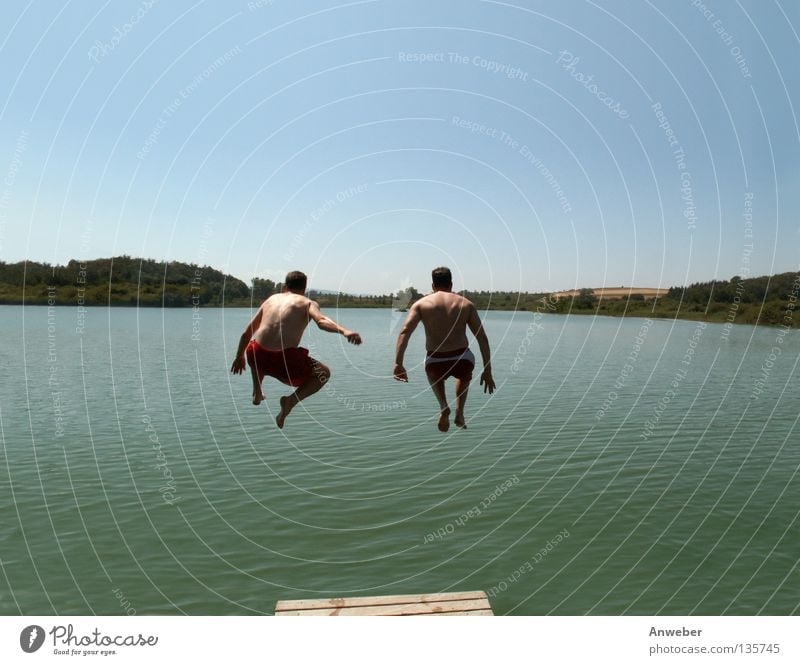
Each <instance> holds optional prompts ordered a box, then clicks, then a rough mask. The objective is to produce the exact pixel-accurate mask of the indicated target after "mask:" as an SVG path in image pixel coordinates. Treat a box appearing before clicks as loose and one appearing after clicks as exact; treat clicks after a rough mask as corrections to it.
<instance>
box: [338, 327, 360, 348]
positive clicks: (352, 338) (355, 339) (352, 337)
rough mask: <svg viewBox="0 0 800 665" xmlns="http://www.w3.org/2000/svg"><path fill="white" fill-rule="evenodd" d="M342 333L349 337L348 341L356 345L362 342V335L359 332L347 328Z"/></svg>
mask: <svg viewBox="0 0 800 665" xmlns="http://www.w3.org/2000/svg"><path fill="white" fill-rule="evenodd" d="M342 334H343V335H344V336H345V337H346V338H347V341H348V342H350V344H355V345H356V346H358V345H359V344H361V335H359V334H358V333H357V332H353V331H352V330H345V331H344V332H343V333H342Z"/></svg>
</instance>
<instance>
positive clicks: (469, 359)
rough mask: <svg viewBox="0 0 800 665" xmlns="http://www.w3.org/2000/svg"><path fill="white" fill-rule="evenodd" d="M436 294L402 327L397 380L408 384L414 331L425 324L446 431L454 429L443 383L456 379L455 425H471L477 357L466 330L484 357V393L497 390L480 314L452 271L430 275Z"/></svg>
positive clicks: (431, 375)
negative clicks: (467, 409)
mask: <svg viewBox="0 0 800 665" xmlns="http://www.w3.org/2000/svg"><path fill="white" fill-rule="evenodd" d="M431 276H432V279H433V285H432V286H433V293H431V294H429V295H427V296H425V297H423V298H420V299H419V300H417V302H415V303H414V304H413V305H412V306H411V309H410V310H409V312H408V317H406V320H405V323H403V328H402V330H401V331H400V335H399V336H398V338H397V356H396V358H395V365H394V378H395V379H396V380H398V381H403V382H408V374H407V372H406V369H405V367H403V358H404V356H405V352H406V347H408V340H409V338H410V337H411V333H413V332H414V329H415V328H416V327H417V325H419V322H420V321H422V325H423V326H424V328H425V348H426V349H427V351H428V356H427V358H426V359H425V373H426V374H427V375H428V382H429V383H430V384H431V388H432V389H433V394H434V395H436V399H437V400H438V402H439V409H440V411H439V422H438V427H439V430H440V431H442V432H446V431H447V430H448V429H450V407H449V405H448V403H447V396H446V394H445V390H444V382H445V380H446V379H447V378H448V377H450V376H452V377H454V378H455V380H456V417H455V420H454V422H455V424H456V426H457V427H462V428H465V429H466V427H467V424H466V421H465V420H464V405H465V404H466V402H467V392H468V391H469V383H470V381H472V370H473V368H474V367H475V356H474V355H473V354H472V351H470V350H469V344H468V342H467V326H469V329H470V330H471V331H472V334H473V335H475V339H476V340H478V347H479V348H480V351H481V357H482V359H483V373H482V374H481V385H482V386H483V391H484V392H488V393H489V394H491V393H493V392H494V389H495V384H494V379H493V378H492V364H491V355H490V352H489V340H488V338H487V337H486V332H485V331H484V329H483V325H482V324H481V320H480V317H479V316H478V310H477V309H476V308H475V305H474V304H472V303H471V302H470V301H469V300H467V299H466V298H464V297H462V296H460V295H458V294H457V293H453V276H452V274H451V272H450V269H449V268H435V269H434V270H433V272H432V274H431Z"/></svg>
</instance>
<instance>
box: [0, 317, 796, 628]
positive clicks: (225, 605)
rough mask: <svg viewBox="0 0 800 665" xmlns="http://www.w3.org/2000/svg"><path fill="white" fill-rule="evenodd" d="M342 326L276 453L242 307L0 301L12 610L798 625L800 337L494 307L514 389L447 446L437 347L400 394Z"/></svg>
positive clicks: (505, 381) (480, 409)
mask: <svg viewBox="0 0 800 665" xmlns="http://www.w3.org/2000/svg"><path fill="white" fill-rule="evenodd" d="M329 313H330V314H332V315H333V316H335V317H336V318H338V319H340V320H341V322H342V323H344V324H345V325H347V326H349V327H351V328H354V329H356V330H358V331H359V332H361V333H362V335H363V336H364V339H365V343H364V344H363V346H361V347H358V348H356V347H352V346H347V345H346V344H343V341H344V340H343V338H340V337H336V336H333V335H326V334H324V333H321V332H319V331H317V330H316V329H315V330H312V331H310V333H309V336H308V337H307V342H308V346H309V347H310V348H311V349H312V354H313V355H315V356H318V357H319V358H320V359H323V360H324V361H325V362H326V363H327V364H328V365H329V366H330V367H331V368H332V370H333V378H332V381H331V383H330V385H329V386H328V387H326V388H325V390H324V391H323V392H321V393H319V394H318V395H316V396H314V397H313V398H312V399H310V400H309V401H308V402H305V403H304V404H302V405H301V406H300V407H298V408H297V409H296V410H295V411H294V412H293V413H292V415H291V416H290V418H289V420H288V421H287V426H286V429H285V430H283V431H279V430H278V429H277V428H276V427H275V425H274V422H273V418H274V408H275V406H276V405H277V399H278V397H279V395H281V394H285V393H286V389H285V387H283V386H281V385H280V384H278V383H276V382H274V381H273V380H271V379H269V380H267V382H266V385H265V388H266V394H267V403H266V404H262V405H261V406H259V407H254V406H252V405H251V404H250V403H249V397H250V389H251V387H250V381H249V377H242V376H240V377H234V376H232V375H231V374H230V373H229V371H228V370H229V367H230V363H231V360H232V355H233V351H234V349H235V346H236V342H237V340H238V336H239V335H240V333H241V331H242V329H243V328H244V326H245V324H246V322H247V320H248V318H249V316H250V313H249V312H248V311H247V310H227V311H224V312H223V311H222V310H202V311H201V312H200V317H201V318H200V319H194V320H193V313H192V311H191V310H156V309H140V310H137V309H126V308H119V309H116V308H115V309H91V310H89V312H88V314H87V315H86V319H85V320H81V319H80V318H79V317H78V313H77V312H76V310H75V308H74V307H59V308H56V309H55V310H53V311H50V312H48V309H47V308H46V307H26V308H22V307H0V335H2V340H3V341H2V343H1V344H0V366H2V368H3V370H4V379H3V381H2V383H0V426H1V429H0V434H1V435H2V439H1V441H0V445H1V447H0V516H2V517H1V518H0V519H2V529H0V563H2V575H0V612H2V613H4V614H14V613H19V612H22V613H25V614H52V613H59V614H62V613H65V614H88V613H98V614H116V613H123V612H126V611H127V612H129V613H133V612H134V611H135V612H137V613H138V614H147V613H187V614H242V613H271V612H272V610H273V608H274V605H275V602H276V600H278V599H281V598H299V597H315V596H320V597H328V596H344V595H381V594H395V593H423V592H424V593H428V592H438V591H458V590H473V589H485V590H487V591H488V592H489V593H490V595H491V602H492V606H493V607H494V609H495V612H496V613H498V614H505V613H513V614H548V613H553V614H585V613H593V614H657V613H667V614H724V613H731V614H757V613H766V614H788V613H796V612H797V611H798V603H800V571H798V559H799V558H800V538H798V504H799V503H800V502H799V501H798V499H800V492H798V490H800V481H798V476H797V472H798V466H799V465H800V449H799V446H798V436H797V434H798V422H797V421H798V414H800V408H799V407H800V396H799V394H798V382H797V379H798V366H797V363H798V357H799V352H800V336H798V334H797V333H786V334H781V333H780V331H779V330H778V329H769V328H763V329H756V328H751V327H747V326H737V327H734V328H733V329H731V330H730V331H727V330H726V329H725V328H723V326H720V325H708V326H707V327H705V328H704V329H702V328H698V324H696V323H692V322H673V321H653V322H652V323H651V324H650V325H644V321H643V320H642V319H628V320H622V319H611V318H591V317H586V316H581V317H564V316H542V317H540V318H538V319H536V320H534V316H533V314H532V313H520V314H511V313H499V312H498V313H488V314H486V315H484V316H485V319H486V322H487V323H486V326H487V330H488V333H489V338H490V341H491V343H492V346H493V350H494V357H495V359H494V367H495V369H494V373H495V378H496V380H497V383H498V390H497V392H496V393H495V394H494V395H493V396H492V397H491V398H490V397H489V396H487V395H484V394H483V393H482V392H481V391H479V390H478V388H477V378H476V384H475V385H474V387H473V391H472V394H471V396H470V399H469V404H468V414H467V415H468V422H469V429H468V430H466V431H460V430H455V429H451V431H450V432H448V433H447V434H444V435H443V434H441V433H439V432H438V431H437V430H436V427H435V416H436V413H435V409H434V401H433V398H432V395H431V394H430V391H429V389H428V387H427V384H426V381H425V377H424V373H423V371H422V369H421V365H420V362H421V361H422V357H423V356H422V354H423V351H422V348H423V347H422V342H423V340H422V337H421V333H420V334H418V335H417V336H416V338H415V339H414V340H412V344H411V347H410V349H409V353H408V362H407V367H408V368H409V370H410V377H411V382H410V383H409V384H407V385H402V384H398V383H396V382H394V381H392V380H391V378H390V372H391V367H392V361H393V345H394V340H395V338H396V335H397V332H398V327H399V324H400V321H401V319H400V317H401V316H402V315H400V314H396V313H392V312H389V311H388V310H379V311H375V310H342V311H340V312H335V311H332V312H329ZM48 317H49V320H48ZM534 323H535V324H537V325H536V326H534V325H532V324H534ZM48 326H49V327H48ZM643 326H644V327H643ZM637 336H638V341H637ZM772 349H779V351H771V350H772ZM475 350H476V352H477V348H476V349H475ZM771 353H772V354H773V356H774V357H773V359H770V354H771ZM765 363H766V365H765ZM767 365H770V366H767ZM763 368H766V371H765V369H763ZM303 407H305V408H303Z"/></svg>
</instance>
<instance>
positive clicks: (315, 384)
mask: <svg viewBox="0 0 800 665" xmlns="http://www.w3.org/2000/svg"><path fill="white" fill-rule="evenodd" d="M330 378H331V370H330V368H329V367H328V366H327V365H323V364H322V363H321V362H319V361H316V360H315V361H314V364H313V368H312V371H311V378H310V379H309V380H308V381H306V382H305V383H304V384H303V385H302V386H300V387H299V388H298V389H297V390H295V391H294V392H293V393H292V394H291V395H286V396H285V397H281V411H280V413H279V414H278V416H277V417H276V418H275V424H277V425H278V427H279V428H281V429H283V423H284V421H285V420H286V416H288V415H289V414H290V413H291V412H292V409H293V408H294V407H295V406H297V404H298V402H302V401H303V400H304V399H305V398H306V397H311V395H313V394H314V393H316V392H318V391H319V390H320V389H321V388H322V387H323V386H324V385H325V384H326V383H327V382H328V379H330Z"/></svg>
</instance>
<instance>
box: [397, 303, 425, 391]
mask: <svg viewBox="0 0 800 665" xmlns="http://www.w3.org/2000/svg"><path fill="white" fill-rule="evenodd" d="M419 322H420V315H419V307H417V306H416V305H412V306H411V310H410V311H409V312H408V316H407V317H406V320H405V321H404V322H403V327H402V328H401V329H400V334H399V335H398V336H397V353H396V354H395V358H394V372H393V375H394V378H395V379H396V380H397V381H403V382H404V383H408V372H406V368H405V367H403V359H404V358H405V355H406V348H407V347H408V340H409V339H411V333H413V332H414V330H415V329H416V327H417V326H418V325H419Z"/></svg>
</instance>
